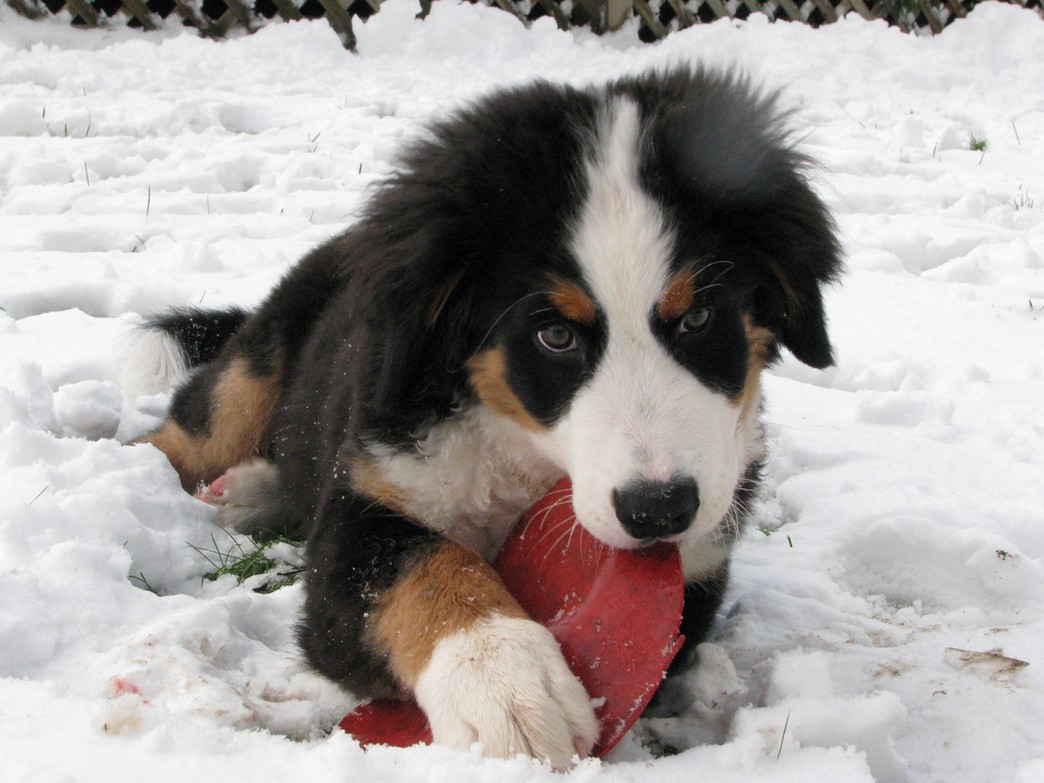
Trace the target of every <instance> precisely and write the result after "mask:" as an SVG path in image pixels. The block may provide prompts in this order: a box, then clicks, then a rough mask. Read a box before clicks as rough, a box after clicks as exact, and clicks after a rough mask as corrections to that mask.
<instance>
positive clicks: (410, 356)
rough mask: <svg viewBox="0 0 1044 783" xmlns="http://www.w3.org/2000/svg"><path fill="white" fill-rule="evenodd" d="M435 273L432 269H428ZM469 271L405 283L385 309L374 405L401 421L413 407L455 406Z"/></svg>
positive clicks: (459, 270)
mask: <svg viewBox="0 0 1044 783" xmlns="http://www.w3.org/2000/svg"><path fill="white" fill-rule="evenodd" d="M425 269H426V270H427V271H431V270H432V267H431V266H428V267H425ZM463 277H464V270H463V269H462V268H461V269H456V270H448V271H446V272H445V273H444V274H442V275H439V276H437V277H436V279H434V280H424V281H423V282H422V281H421V280H418V279H415V280H413V281H412V284H401V283H400V287H399V288H398V290H396V291H394V292H392V294H393V295H392V296H390V297H388V301H386V302H385V303H384V306H383V307H382V308H381V309H382V310H383V311H384V312H385V313H386V314H387V315H386V318H385V319H384V321H383V323H382V324H381V326H380V328H379V330H378V332H379V334H380V342H381V345H380V346H379V348H380V357H381V358H380V365H379V370H378V372H377V378H376V384H375V387H374V389H373V392H372V397H371V404H372V405H373V407H374V408H375V409H376V410H377V411H378V412H379V413H381V414H383V415H387V416H392V417H401V416H402V415H403V414H404V413H407V414H408V411H409V410H411V409H412V408H414V407H422V408H424V409H427V410H435V409H438V407H439V406H440V405H451V404H452V403H453V398H454V388H455V383H454V377H455V374H456V373H457V372H460V371H461V370H462V368H463V366H464V362H465V359H466V358H467V357H466V356H465V355H464V354H465V350H466V349H465V347H464V342H465V334H464V332H465V329H466V323H467V312H468V301H469V298H468V295H467V291H466V286H465V285H464V284H463Z"/></svg>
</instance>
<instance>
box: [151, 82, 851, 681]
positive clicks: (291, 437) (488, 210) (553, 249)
mask: <svg viewBox="0 0 1044 783" xmlns="http://www.w3.org/2000/svg"><path fill="white" fill-rule="evenodd" d="M606 94H609V95H613V94H616V95H621V94H623V95H628V96H631V97H632V98H633V99H634V100H635V101H636V102H637V103H638V105H639V106H640V109H641V112H642V115H643V117H644V118H645V119H646V120H647V121H648V125H647V127H648V129H649V130H648V132H647V136H646V137H645V138H644V146H643V158H642V164H641V177H642V184H643V186H644V187H645V188H646V190H648V192H649V193H651V194H653V195H654V196H655V198H656V199H657V201H658V202H659V203H660V204H662V205H664V208H665V209H666V210H667V211H668V217H669V220H670V223H671V225H672V226H673V227H674V228H675V229H676V231H677V235H678V243H679V246H678V248H676V255H677V257H678V260H679V263H682V262H690V261H691V260H692V259H699V261H700V267H701V271H700V275H701V276H704V277H705V278H706V279H707V282H708V284H711V283H713V284H714V285H711V286H710V288H708V293H707V294H706V296H707V297H709V299H708V303H709V304H710V305H712V306H713V308H714V320H713V322H712V323H711V324H710V325H709V326H708V327H707V330H706V331H704V332H701V333H699V334H698V335H693V336H686V337H685V339H682V338H679V337H678V336H677V335H676V333H675V331H674V330H672V329H668V328H667V327H666V326H661V325H656V327H655V328H657V329H661V331H662V334H661V339H662V341H663V342H664V344H665V345H666V346H668V349H669V350H670V352H671V353H673V354H674V355H675V357H676V359H677V361H678V362H679V363H680V364H682V365H683V366H686V367H689V368H690V369H691V371H692V372H693V373H694V374H695V375H696V376H697V377H698V378H700V380H701V381H703V382H704V383H705V384H706V385H707V386H709V387H711V388H714V389H717V390H719V391H721V392H723V393H725V394H727V395H729V396H736V395H737V394H739V392H740V390H741V389H742V388H743V385H744V381H745V379H746V376H747V373H748V372H749V368H748V364H747V354H746V338H745V336H744V333H743V330H742V328H741V326H740V324H741V321H740V315H741V314H744V313H746V314H749V315H750V316H751V317H753V318H754V319H755V321H756V323H758V324H759V325H761V326H764V327H766V328H768V329H770V330H771V331H772V333H773V334H775V335H776V337H777V339H778V341H779V342H780V343H781V344H782V345H783V346H785V347H786V348H788V349H789V350H790V351H791V352H793V353H794V355H795V356H797V358H799V359H800V360H802V361H803V362H806V363H807V364H809V365H812V366H814V367H823V366H826V365H828V364H829V363H830V362H831V359H832V351H831V347H830V343H829V340H828V338H827V333H826V325H825V320H824V313H823V304H822V298H821V294H820V286H821V285H822V284H823V283H825V282H827V281H830V280H832V279H834V278H835V277H836V275H837V273H838V270H839V260H838V256H839V250H838V245H837V241H836V238H835V235H834V230H833V226H832V224H831V222H830V219H829V217H828V215H827V212H826V210H825V208H824V206H823V204H822V203H821V202H820V200H819V199H818V197H817V196H816V195H815V194H814V192H813V191H812V190H811V189H810V188H809V186H808V184H807V181H806V178H805V175H804V173H803V171H804V168H805V167H806V165H807V161H805V160H804V158H802V157H801V156H799V155H797V154H796V153H794V152H793V151H792V150H791V148H790V147H789V146H788V145H787V144H786V142H785V139H784V137H783V135H782V131H780V129H779V128H780V124H779V123H780V115H779V112H778V111H777V109H776V107H775V100H774V99H773V98H772V97H767V98H765V97H758V96H756V95H754V94H753V92H752V90H751V89H750V87H749V86H748V85H747V84H746V83H745V82H743V81H742V80H739V79H736V78H732V77H728V76H719V75H713V74H708V73H705V72H702V71H696V72H690V71H686V70H681V71H678V72H675V73H673V74H669V75H666V76H664V75H656V74H652V75H648V76H644V77H640V78H638V79H630V80H623V81H621V82H619V83H617V84H615V85H612V86H610V87H609V88H608V92H607V93H606V92H601V91H595V90H590V91H583V90H577V89H572V88H568V87H555V86H551V85H547V84H538V85H536V86H532V87H528V88H524V89H520V90H511V91H507V92H502V93H499V94H496V95H494V96H492V97H490V98H487V99H486V100H484V101H482V102H480V103H479V104H477V105H476V106H474V107H472V108H470V109H466V110H464V111H462V112H458V113H456V114H454V115H453V116H451V117H450V118H449V119H447V120H445V121H442V122H439V123H436V124H435V125H434V127H433V128H432V130H431V132H430V134H429V135H428V136H427V137H425V138H424V139H422V140H420V141H418V142H416V143H414V144H413V145H412V146H411V147H410V148H409V149H408V150H407V151H406V153H405V154H404V155H403V157H402V160H401V162H400V166H399V169H398V171H397V173H396V174H395V175H394V176H393V177H392V178H391V179H390V180H389V181H388V182H387V183H386V184H384V185H383V186H382V187H381V188H380V189H379V190H378V191H377V192H376V194H375V196H374V198H373V200H372V201H371V203H370V205H369V207H368V208H367V210H366V212H365V214H364V216H363V217H362V219H361V220H360V221H359V222H358V223H357V224H356V225H354V226H353V227H352V228H350V229H349V230H348V231H346V232H345V233H343V234H342V235H340V236H339V237H337V238H335V239H333V240H331V241H330V242H328V243H327V244H325V245H323V246H322V247H320V248H318V249H317V250H315V251H313V252H312V253H311V254H309V255H308V256H307V257H306V258H305V259H304V260H302V261H301V262H300V264H298V265H297V266H296V267H295V268H294V269H293V270H292V271H291V272H290V273H289V274H288V275H287V276H286V278H285V279H284V280H283V281H282V282H281V283H280V284H279V285H278V287H277V288H276V289H275V290H274V291H273V293H272V295H271V296H270V297H269V298H268V300H267V301H266V302H265V303H264V304H263V305H262V306H261V308H260V309H259V310H258V311H257V312H256V313H254V314H253V315H252V316H250V317H249V318H248V319H246V320H245V322H242V323H241V325H240V322H241V321H242V320H243V316H242V314H241V313H226V314H224V315H222V316H220V317H218V318H217V319H216V320H215V321H214V322H213V323H212V325H207V324H208V323H209V322H207V321H205V320H204V319H203V316H201V315H200V314H198V313H195V312H193V313H192V314H191V317H190V319H189V323H191V324H193V327H192V328H185V327H184V324H185V323H186V322H185V316H184V314H183V315H182V316H172V317H169V318H167V319H160V320H157V321H155V322H153V325H154V326H156V327H158V328H160V329H164V330H165V331H167V332H169V333H171V334H173V335H174V336H176V337H178V338H179V339H181V340H182V341H183V343H184V344H185V345H186V346H191V348H190V350H189V353H190V357H192V358H194V359H196V360H198V361H201V362H208V361H209V362H210V364H207V365H206V366H205V367H204V368H203V369H202V370H201V371H200V372H199V373H198V374H197V375H195V376H194V377H193V379H192V380H191V381H190V382H189V384H188V385H186V386H184V387H182V388H181V389H180V390H179V391H178V392H177V394H176V396H175V400H174V404H173V406H172V411H171V415H172V417H173V418H174V419H175V420H176V421H178V422H179V423H182V424H183V426H185V428H186V429H188V430H189V431H190V432H203V431H206V429H207V417H208V415H209V408H208V407H207V400H208V395H209V390H210V389H211V388H212V387H213V383H214V379H215V378H216V377H217V374H218V373H220V371H221V369H222V368H223V367H224V366H225V364H227V362H228V361H230V360H231V359H232V358H235V357H244V358H246V359H247V360H248V362H249V365H250V367H251V368H252V371H254V372H256V373H257V374H258V375H263V374H266V373H271V372H273V371H278V372H279V373H280V377H281V381H280V383H281V393H282V396H281V400H280V403H279V405H278V407H277V410H276V413H275V416H274V419H273V421H272V423H271V426H270V428H269V430H268V432H267V434H266V437H265V441H264V444H263V448H262V454H263V455H264V456H266V457H267V458H269V459H271V460H272V461H273V462H274V463H275V465H276V466H277V467H278V469H279V475H280V485H279V492H280V493H281V494H282V497H283V498H284V502H283V503H282V507H283V508H285V509H288V510H290V509H292V510H293V511H294V514H295V516H294V517H293V518H292V519H287V520H285V523H286V525H287V526H288V527H290V528H293V529H296V530H298V531H299V532H300V534H301V535H302V536H306V537H307V538H308V546H307V559H308V578H307V583H306V587H307V599H306V604H305V616H304V618H303V621H302V624H301V628H300V641H301V646H302V648H303V650H304V652H305V654H306V656H307V658H308V660H309V661H310V663H311V664H312V665H313V666H314V667H315V668H316V669H318V670H319V671H321V672H323V673H324V674H326V675H327V676H329V677H330V678H332V679H334V680H335V681H337V682H339V683H341V684H343V685H345V686H346V687H348V688H350V689H351V690H353V691H354V692H356V693H358V694H359V695H362V696H371V695H387V694H389V693H393V692H394V691H395V686H394V683H393V682H392V680H391V678H390V676H389V674H388V671H387V667H386V665H385V660H384V659H383V657H382V652H381V651H380V650H378V649H376V648H375V647H374V646H373V644H372V643H371V641H369V640H368V637H367V635H366V630H365V628H366V620H365V618H366V617H367V614H368V613H369V612H370V611H372V609H373V607H374V601H375V599H376V598H377V597H378V596H379V595H380V594H381V593H382V591H383V590H385V589H387V588H388V587H389V586H390V585H392V584H394V582H395V580H396V579H397V577H398V575H399V574H400V573H401V572H402V571H403V570H404V569H408V567H409V564H410V563H411V562H413V560H414V559H415V558H416V557H418V556H420V554H421V553H423V552H424V551H426V550H427V548H430V547H431V546H432V544H433V542H434V541H437V540H438V536H437V535H436V534H435V533H432V532H430V531H429V530H427V529H426V528H425V527H424V525H423V520H416V519H410V518H407V517H406V516H404V515H403V514H402V513H399V512H395V511H393V510H391V509H389V508H386V507H383V506H382V505H380V504H379V503H376V502H375V501H374V499H373V498H371V497H367V496H365V495H362V494H359V492H358V490H357V488H356V487H354V486H353V485H352V482H351V479H350V476H349V472H348V470H347V469H346V467H347V466H348V465H350V463H351V460H352V458H353V457H355V456H357V455H361V454H365V453H366V449H367V447H370V446H372V445H373V444H382V445H383V446H384V447H387V448H389V449H392V450H395V449H398V450H402V451H410V450H412V449H414V448H415V444H416V442H417V439H418V438H419V437H422V436H423V434H424V433H425V432H426V431H427V430H428V429H429V428H430V427H431V426H432V425H433V424H435V423H437V422H440V421H445V420H447V419H450V418H452V417H454V416H457V415H460V414H461V412H462V411H467V410H468V409H469V408H470V407H471V406H474V405H476V404H477V400H476V394H475V391H474V389H472V387H471V386H470V385H469V376H468V372H467V366H468V362H469V360H470V359H472V358H473V357H474V356H475V355H476V354H478V353H479V352H480V351H481V350H483V349H485V348H488V347H491V346H497V345H498V346H501V347H503V348H504V349H505V350H506V352H507V355H508V356H509V360H510V361H509V365H508V368H507V372H508V380H509V383H510V384H511V386H512V388H513V389H515V391H516V393H517V395H518V397H519V398H520V399H521V401H522V402H523V403H524V405H525V406H526V408H527V409H528V410H529V411H530V413H531V414H532V415H533V416H534V418H535V419H536V420H537V421H540V422H542V423H545V424H547V423H551V422H553V421H555V419H556V417H558V416H559V415H561V413H562V411H563V409H564V406H565V405H567V404H568V400H569V398H570V396H571V394H572V393H574V392H575V390H576V389H577V388H579V387H580V386H582V385H583V384H584V383H585V381H586V379H587V377H588V375H589V373H590V368H591V367H592V366H594V365H595V364H596V363H597V360H598V356H599V354H600V351H601V350H602V349H603V347H604V344H605V340H606V327H605V325H604V323H603V322H602V321H601V320H600V318H599V319H596V321H595V323H594V324H588V325H574V329H575V331H576V332H577V334H578V337H579V339H580V340H581V342H582V345H581V348H582V351H581V352H580V353H578V354H576V355H575V356H570V357H564V358H563V359H562V361H561V362H560V363H558V364H541V365H540V368H541V369H537V368H536V366H535V362H536V360H535V359H534V360H529V359H527V358H525V357H526V356H527V355H528V354H527V353H526V351H530V350H532V348H531V346H528V345H522V344H521V343H520V342H519V341H524V340H526V339H531V335H532V334H533V333H534V327H537V328H539V325H540V323H541V321H540V318H541V317H542V316H540V312H541V311H542V309H546V308H547V307H548V306H549V305H548V302H547V298H546V296H545V295H544V294H542V293H541V292H542V291H544V290H545V288H546V286H547V284H548V283H547V281H548V280H549V279H551V278H553V277H557V278H562V279H567V280H576V279H578V278H579V273H578V268H577V263H576V261H575V260H574V259H573V258H572V257H571V255H570V253H569V251H568V249H567V248H566V246H565V237H566V235H567V232H568V231H569V230H570V227H571V226H572V223H573V221H574V220H575V219H576V217H577V214H578V209H579V205H580V204H581V203H582V202H583V197H584V195H585V194H584V187H585V185H584V180H583V176H582V171H583V163H584V160H585V155H586V154H587V149H586V147H585V145H586V144H588V143H589V139H590V137H591V135H592V129H593V127H594V123H595V121H596V117H597V115H598V112H599V109H600V107H601V106H602V105H603V104H604V102H605V100H606ZM229 325H240V328H239V329H238V331H236V332H235V333H234V335H231V336H229V334H228V332H229ZM525 335H529V337H525ZM222 338H227V342H225V344H224V347H223V348H222V349H221V350H220V352H218V351H217V349H216V344H215V343H216V342H220V340H221V339H222ZM513 341H514V342H513ZM516 343H518V344H517V345H516ZM770 351H771V352H772V354H773V355H776V354H777V352H778V349H777V348H776V346H771V347H770ZM756 474H757V466H756V465H753V466H751V469H750V470H749V471H748V475H747V478H746V480H745V482H744V484H743V485H742V486H741V487H739V488H737V494H736V503H735V507H734V517H733V519H731V520H730V521H729V524H724V523H723V529H722V532H721V536H722V537H723V538H724V539H730V540H731V537H734V536H735V535H736V533H737V531H738V529H739V527H740V522H741V520H742V517H743V516H744V514H745V509H746V505H747V502H748V501H749V495H750V494H751V493H752V492H753V491H754V485H755V483H756V477H757V475H756ZM726 543H728V541H726ZM727 573H728V567H727V563H726V565H724V566H723V567H722V568H721V569H720V570H719V571H718V572H716V573H714V574H713V575H711V576H709V577H707V578H706V579H705V581H703V582H699V583H694V584H691V585H689V586H688V587H687V589H686V611H685V619H684V621H683V630H684V631H685V633H686V636H687V644H686V650H685V652H684V653H683V655H682V656H681V657H680V659H679V661H680V662H679V663H678V664H677V665H676V667H675V669H674V670H672V673H677V669H678V668H679V667H683V666H684V665H685V663H684V662H685V661H691V660H692V658H693V657H694V654H693V653H692V652H691V651H692V650H693V649H694V648H695V645H696V644H698V643H699V642H700V641H702V640H703V639H704V638H705V637H706V635H707V633H708V632H709V630H710V628H711V625H712V623H713V618H714V615H715V612H716V611H717V609H718V607H719V605H720V603H721V600H722V595H723V592H724V589H725V585H726V582H727Z"/></svg>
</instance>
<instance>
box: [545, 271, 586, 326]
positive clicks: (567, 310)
mask: <svg viewBox="0 0 1044 783" xmlns="http://www.w3.org/2000/svg"><path fill="white" fill-rule="evenodd" d="M548 298H549V299H550V300H551V304H553V305H554V306H555V309H556V310H558V312H560V313H561V314H562V315H564V316H565V317H566V318H568V319H569V320H570V321H577V322H578V323H582V324H588V325H590V324H593V323H594V322H595V317H596V315H597V313H598V308H597V307H595V303H594V302H593V301H592V300H591V297H590V296H588V295H587V292H586V291H584V289H582V288H581V287H580V286H578V285H577V284H576V283H571V282H569V281H568V280H555V281H554V282H553V283H552V284H551V288H550V292H549V296H548Z"/></svg>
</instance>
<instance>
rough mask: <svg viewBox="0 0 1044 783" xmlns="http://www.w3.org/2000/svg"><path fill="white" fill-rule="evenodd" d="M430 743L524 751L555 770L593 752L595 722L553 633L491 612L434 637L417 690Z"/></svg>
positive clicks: (504, 753) (506, 753)
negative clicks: (462, 628)
mask: <svg viewBox="0 0 1044 783" xmlns="http://www.w3.org/2000/svg"><path fill="white" fill-rule="evenodd" d="M415 694H416V697H417V701H418V703H419V704H420V706H421V707H422V708H423V709H424V712H425V713H426V714H427V716H428V722H429V723H430V724H431V729H432V735H433V736H434V739H435V741H436V742H438V743H441V744H444V745H452V746H454V747H458V748H469V747H471V745H472V743H475V742H480V743H482V745H483V746H484V749H485V752H486V753H487V754H488V755H491V756H500V757H504V758H510V757H511V756H516V755H518V754H520V753H524V754H527V755H530V756H533V757H534V758H538V759H547V760H548V761H550V762H551V764H552V766H554V767H556V768H557V769H566V768H567V767H569V766H571V764H572V758H573V756H574V755H579V756H580V757H581V758H583V757H584V756H586V755H587V754H589V753H590V752H591V748H592V747H594V744H595V741H596V740H597V739H598V733H599V729H600V727H599V725H598V719H597V718H596V717H595V714H594V710H593V709H592V707H591V699H590V697H589V696H588V695H587V692H586V691H585V690H584V687H583V686H582V685H581V684H580V681H579V680H578V679H577V678H576V677H575V676H574V675H573V673H572V672H571V671H569V667H568V666H566V663H565V660H564V659H563V658H562V652H561V650H559V648H558V643H557V642H556V641H555V638H554V637H553V636H552V635H551V632H550V631H548V630H547V629H546V628H544V627H543V626H542V625H540V624H539V623H535V622H533V621H532V620H525V619H518V618H509V617H493V618H491V619H489V620H486V621H483V622H481V623H479V624H477V625H475V626H473V627H472V628H470V629H468V630H467V631H464V632H461V633H459V634H456V635H454V636H451V637H448V638H446V639H443V640H442V641H440V642H439V643H438V644H437V645H436V647H435V651H434V653H433V654H432V656H431V660H430V661H429V662H428V666H427V667H426V668H425V669H424V672H423V673H422V674H421V676H420V678H419V680H418V681H417V686H416V689H415Z"/></svg>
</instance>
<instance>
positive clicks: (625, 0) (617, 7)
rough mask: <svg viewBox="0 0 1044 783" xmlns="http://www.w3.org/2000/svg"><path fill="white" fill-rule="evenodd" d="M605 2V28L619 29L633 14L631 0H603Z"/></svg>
mask: <svg viewBox="0 0 1044 783" xmlns="http://www.w3.org/2000/svg"><path fill="white" fill-rule="evenodd" d="M603 2H604V3H605V29H606V30H619V29H620V27H621V26H622V25H623V23H624V22H625V21H627V20H628V19H629V18H630V16H631V0H603Z"/></svg>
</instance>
